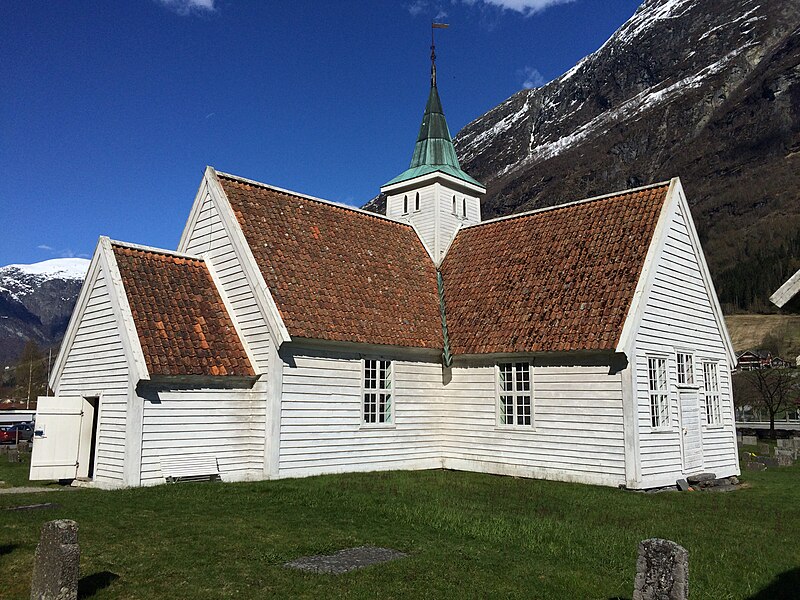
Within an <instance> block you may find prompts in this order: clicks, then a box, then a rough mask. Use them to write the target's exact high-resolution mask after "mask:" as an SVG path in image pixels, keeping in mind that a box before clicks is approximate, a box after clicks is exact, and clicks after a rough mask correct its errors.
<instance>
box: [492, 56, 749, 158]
mask: <svg viewBox="0 0 800 600" xmlns="http://www.w3.org/2000/svg"><path fill="white" fill-rule="evenodd" d="M752 45H753V44H746V45H744V46H742V47H741V48H738V49H736V50H734V51H733V52H730V53H729V54H727V55H725V56H724V57H722V58H721V59H720V60H718V61H716V62H714V63H712V64H710V65H708V66H707V67H705V68H703V69H701V70H700V71H698V72H697V73H695V74H694V75H690V76H689V77H685V78H683V79H681V80H679V81H676V82H674V83H672V84H669V85H665V84H666V82H661V83H660V84H658V85H655V86H653V87H650V88H648V89H646V90H644V91H642V92H640V93H638V94H637V95H635V96H633V97H632V98H630V99H629V100H627V101H625V102H624V103H622V104H621V105H620V106H619V107H617V108H615V109H613V110H609V111H606V112H604V113H602V114H599V115H597V116H596V117H595V118H594V119H592V120H591V121H588V122H586V123H584V124H583V125H581V126H580V127H578V128H577V129H575V130H574V131H573V132H572V133H570V134H569V135H566V136H563V137H561V138H559V139H557V140H554V141H552V142H547V143H544V144H539V145H535V146H534V143H535V142H534V140H533V139H531V150H530V153H529V155H528V157H527V158H526V159H525V160H524V161H521V162H520V163H517V164H516V165H513V166H509V167H508V168H507V169H505V171H504V172H508V171H510V170H512V168H517V167H518V166H519V165H521V164H523V163H525V164H527V163H531V162H539V161H543V160H547V159H549V158H553V157H554V156H557V155H559V154H561V153H562V152H564V151H565V150H567V149H568V148H571V147H572V146H574V145H575V144H578V143H580V142H582V141H583V140H585V139H586V138H588V137H589V136H590V135H595V134H598V133H602V132H603V131H606V130H608V129H609V128H610V127H611V126H613V125H615V124H617V123H619V122H621V121H623V120H625V119H627V118H629V117H632V116H634V115H636V114H641V113H642V112H644V111H646V110H648V109H650V108H652V107H654V106H657V105H659V104H663V103H666V102H669V101H671V100H672V99H673V98H674V97H676V96H679V95H681V94H683V93H685V92H686V91H687V90H690V89H694V88H697V87H700V85H701V84H702V82H703V81H704V80H705V79H707V78H708V77H710V76H712V75H715V74H716V73H719V72H720V71H722V70H723V69H724V68H725V67H726V66H727V65H728V63H730V62H731V61H732V60H733V59H734V58H736V56H738V55H739V54H740V53H741V52H743V51H744V50H745V49H746V48H748V47H750V46H752ZM532 135H533V132H532Z"/></svg>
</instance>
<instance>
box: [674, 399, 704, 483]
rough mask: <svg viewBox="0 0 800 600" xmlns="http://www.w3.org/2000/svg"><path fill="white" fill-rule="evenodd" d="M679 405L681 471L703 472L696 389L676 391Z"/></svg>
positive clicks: (701, 436) (701, 435) (701, 438)
mask: <svg viewBox="0 0 800 600" xmlns="http://www.w3.org/2000/svg"><path fill="white" fill-rule="evenodd" d="M678 396H679V397H680V403H681V433H682V438H683V471H684V472H685V473H695V472H697V471H702V470H703V433H702V431H701V429H700V404H699V401H698V393H697V390H696V389H681V390H678Z"/></svg>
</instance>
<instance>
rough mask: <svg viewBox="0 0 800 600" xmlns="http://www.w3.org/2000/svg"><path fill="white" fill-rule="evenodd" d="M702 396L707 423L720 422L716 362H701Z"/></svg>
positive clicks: (720, 411)
mask: <svg viewBox="0 0 800 600" xmlns="http://www.w3.org/2000/svg"><path fill="white" fill-rule="evenodd" d="M703 396H704V397H705V403H706V422H707V423H708V424H709V425H720V424H722V410H721V407H720V404H719V371H718V369H717V363H712V362H704V363H703Z"/></svg>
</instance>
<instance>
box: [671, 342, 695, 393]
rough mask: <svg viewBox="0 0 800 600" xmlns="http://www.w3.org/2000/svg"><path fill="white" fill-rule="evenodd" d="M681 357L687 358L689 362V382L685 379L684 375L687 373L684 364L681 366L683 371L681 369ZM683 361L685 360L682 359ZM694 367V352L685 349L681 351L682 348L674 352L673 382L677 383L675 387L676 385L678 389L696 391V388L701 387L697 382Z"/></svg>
mask: <svg viewBox="0 0 800 600" xmlns="http://www.w3.org/2000/svg"><path fill="white" fill-rule="evenodd" d="M682 356H683V357H687V356H688V357H689V362H688V365H689V371H688V372H689V375H691V381H687V380H686V378H685V376H686V373H687V371H686V368H685V365H686V364H687V363H684V365H683V367H684V368H683V370H682V369H681V366H682V365H681V357H682ZM685 360H686V359H685V358H684V361H685ZM696 366H697V363H696V361H695V357H694V352H693V351H691V350H687V349H683V348H678V349H676V350H675V380H676V381H677V385H678V387H679V388H693V389H698V388H700V387H701V386H700V383H699V382H698V379H699V377H698V376H697V369H696V368H695V367H696ZM682 376H683V379H684V380H683V381H681V379H682Z"/></svg>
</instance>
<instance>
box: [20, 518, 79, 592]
mask: <svg viewBox="0 0 800 600" xmlns="http://www.w3.org/2000/svg"><path fill="white" fill-rule="evenodd" d="M80 558H81V552H80V548H79V547H78V524H77V523H76V522H75V521H69V520H66V519H63V520H59V521H48V522H47V523H45V524H44V525H42V535H41V537H40V538H39V545H38V546H36V555H35V557H34V561H33V577H32V578H31V600H77V598H78V579H79V577H80Z"/></svg>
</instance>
